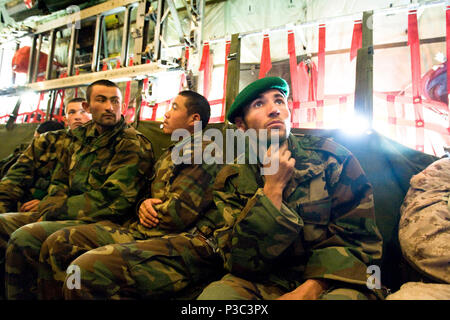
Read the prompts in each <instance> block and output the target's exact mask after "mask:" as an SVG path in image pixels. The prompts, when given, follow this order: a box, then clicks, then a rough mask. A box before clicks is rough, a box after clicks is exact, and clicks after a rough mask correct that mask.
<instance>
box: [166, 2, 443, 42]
mask: <svg viewBox="0 0 450 320" xmlns="http://www.w3.org/2000/svg"><path fill="white" fill-rule="evenodd" d="M203 1H204V0H203ZM207 4H209V2H207ZM443 5H447V0H439V1H430V2H425V3H420V4H408V5H401V6H397V7H393V8H385V9H379V10H374V13H373V16H383V15H393V14H398V13H403V12H408V11H409V10H413V9H419V8H420V9H425V8H432V7H436V6H443ZM362 14H363V12H358V13H352V14H348V15H342V16H337V17H327V18H320V19H316V20H313V21H308V22H304V23H299V24H286V25H282V26H279V27H274V28H272V29H269V30H264V31H261V30H254V31H248V32H243V33H241V34H240V35H239V37H240V38H246V37H256V36H263V35H264V33H267V32H269V33H276V32H283V31H287V30H295V29H298V28H311V27H317V26H319V25H320V24H326V25H330V24H334V23H342V22H348V21H355V20H360V19H361V17H362ZM226 40H228V37H223V38H215V39H210V40H208V41H209V44H213V43H218V42H225V41H226ZM181 46H182V45H175V46H170V47H169V48H176V47H181Z"/></svg>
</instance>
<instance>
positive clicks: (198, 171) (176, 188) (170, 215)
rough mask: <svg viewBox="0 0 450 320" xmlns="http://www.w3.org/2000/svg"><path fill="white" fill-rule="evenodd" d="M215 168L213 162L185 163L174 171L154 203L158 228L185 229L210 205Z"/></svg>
mask: <svg viewBox="0 0 450 320" xmlns="http://www.w3.org/2000/svg"><path fill="white" fill-rule="evenodd" d="M159 170H162V168H160V169H159ZM216 170H217V166H216V165H206V164H203V165H189V166H186V167H184V168H183V169H181V170H180V171H179V172H178V173H177V174H176V177H175V179H174V180H173V182H172V183H171V184H170V186H169V190H168V192H166V194H164V195H163V199H162V200H163V202H162V203H161V204H157V205H155V210H156V211H157V212H158V219H159V224H158V228H159V229H162V230H168V231H169V232H181V231H183V230H186V229H187V228H188V227H189V226H191V225H192V224H193V223H194V222H195V221H196V220H197V219H198V218H199V216H200V215H201V214H202V213H203V212H205V211H206V210H207V209H208V207H209V206H211V204H212V188H211V186H212V182H213V181H214V177H215V175H216ZM157 183H158V181H155V182H154V185H153V187H157V185H155V184H157Z"/></svg>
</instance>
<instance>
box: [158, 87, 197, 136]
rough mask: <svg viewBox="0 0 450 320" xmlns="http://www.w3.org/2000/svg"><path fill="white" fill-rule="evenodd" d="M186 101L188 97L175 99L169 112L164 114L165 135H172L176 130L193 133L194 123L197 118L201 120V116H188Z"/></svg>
mask: <svg viewBox="0 0 450 320" xmlns="http://www.w3.org/2000/svg"><path fill="white" fill-rule="evenodd" d="M186 101H187V98H186V97H183V96H180V95H178V96H176V97H175V99H174V100H173V103H172V106H171V107H170V109H169V111H167V112H166V113H165V114H164V122H163V131H164V133H166V134H172V132H173V131H174V130H176V129H186V130H188V131H190V132H193V130H194V121H195V119H196V118H200V116H198V114H197V113H196V114H191V115H188V110H187V108H186ZM198 120H199V119H198Z"/></svg>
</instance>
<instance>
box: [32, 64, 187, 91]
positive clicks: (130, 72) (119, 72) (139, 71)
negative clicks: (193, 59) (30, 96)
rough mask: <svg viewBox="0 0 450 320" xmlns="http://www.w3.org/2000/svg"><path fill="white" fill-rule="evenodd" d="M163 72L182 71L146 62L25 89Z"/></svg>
mask: <svg viewBox="0 0 450 320" xmlns="http://www.w3.org/2000/svg"><path fill="white" fill-rule="evenodd" d="M163 72H182V71H181V70H177V71H168V70H167V69H165V68H160V67H159V66H158V64H157V63H155V62H151V63H144V64H140V65H133V66H130V67H126V68H120V69H112V70H106V71H98V72H95V73H81V74H79V75H77V76H69V77H67V78H62V79H52V80H48V81H40V82H35V83H30V84H29V85H26V86H25V87H24V88H23V89H24V90H25V89H31V90H34V91H47V90H53V89H65V88H73V87H78V86H84V85H87V84H89V83H92V82H94V81H96V80H99V79H109V80H111V81H115V82H123V81H129V80H131V79H134V78H138V79H139V78H145V77H147V76H148V75H149V74H152V76H157V74H158V73H163Z"/></svg>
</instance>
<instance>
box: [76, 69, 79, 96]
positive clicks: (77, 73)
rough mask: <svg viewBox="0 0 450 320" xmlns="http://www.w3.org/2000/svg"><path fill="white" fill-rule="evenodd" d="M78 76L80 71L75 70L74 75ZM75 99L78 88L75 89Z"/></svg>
mask: <svg viewBox="0 0 450 320" xmlns="http://www.w3.org/2000/svg"><path fill="white" fill-rule="evenodd" d="M79 74H80V69H78V68H77V69H76V71H75V75H76V76H78V75H79ZM75 98H78V87H76V88H75Z"/></svg>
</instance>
